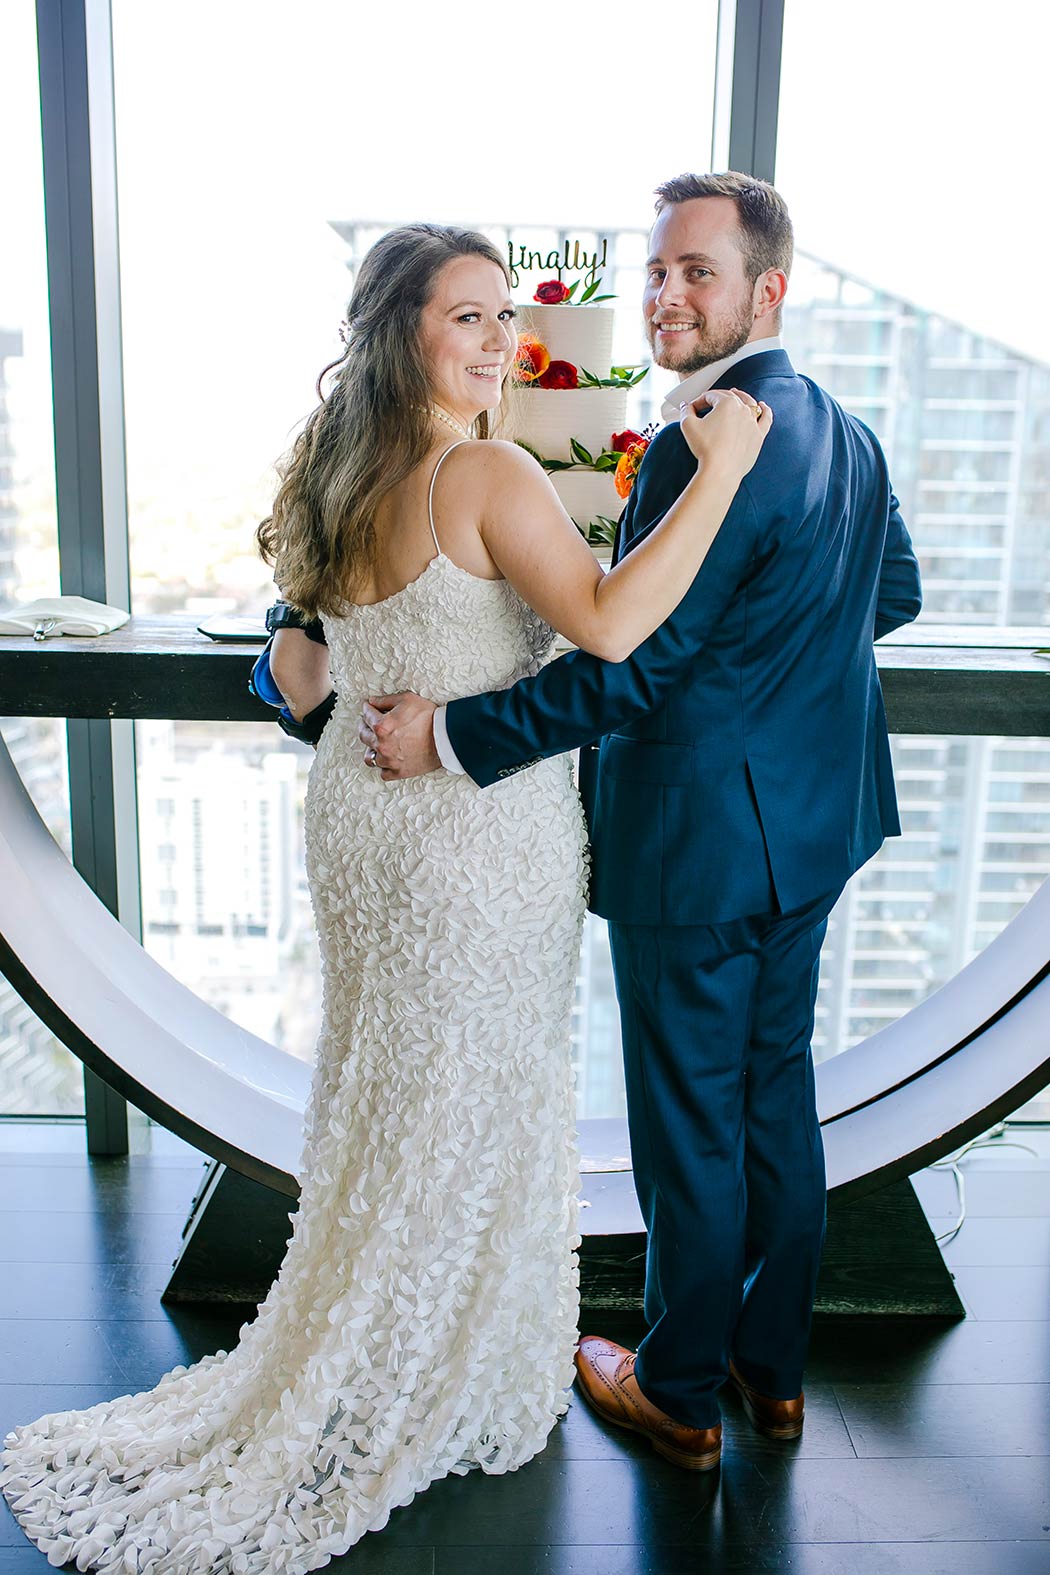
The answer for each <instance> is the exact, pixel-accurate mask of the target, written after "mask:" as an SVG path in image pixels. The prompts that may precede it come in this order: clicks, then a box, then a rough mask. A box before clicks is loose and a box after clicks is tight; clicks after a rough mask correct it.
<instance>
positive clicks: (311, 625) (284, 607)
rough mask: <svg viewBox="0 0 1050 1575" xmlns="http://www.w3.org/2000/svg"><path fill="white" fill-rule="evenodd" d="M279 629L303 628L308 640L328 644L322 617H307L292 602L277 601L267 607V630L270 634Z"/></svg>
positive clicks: (318, 643)
mask: <svg viewBox="0 0 1050 1575" xmlns="http://www.w3.org/2000/svg"><path fill="white" fill-rule="evenodd" d="M278 629H301V630H302V631H303V633H304V634H305V635H306V638H307V639H308V640H313V641H314V642H315V644H317V645H327V644H328V641H327V640H326V639H325V637H324V625H323V624H322V622H321V620H320V618H307V617H305V616H304V615H303V614H302V613H301V612H300V611H299V609H298V607H293V606H292V604H291V602H283V601H282V602H275V603H274V605H273V606H272V607H267V609H266V630H267V633H268V634H276V633H277V631H278Z"/></svg>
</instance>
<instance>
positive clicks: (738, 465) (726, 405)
mask: <svg viewBox="0 0 1050 1575" xmlns="http://www.w3.org/2000/svg"><path fill="white" fill-rule="evenodd" d="M704 406H708V407H709V408H708V409H707V410H706V411H705V412H704V414H703V415H702V416H701V415H700V414H698V412H699V411H700V410H701V409H703V407H704ZM680 424H681V428H682V436H683V437H684V438H685V440H686V442H687V443H688V445H689V447H690V449H691V450H692V452H693V453H694V454H695V455H696V458H697V460H698V461H699V462H700V463H701V465H710V464H712V463H714V464H721V465H725V466H727V467H729V468H731V469H732V470H734V471H735V472H737V473H738V474H739V475H740V476H741V477H743V476H746V475H747V473H748V471H749V470H750V469H751V467H752V465H753V464H754V463H755V460H756V459H757V458H758V456H759V453H760V451H761V448H762V444H763V443H764V442H765V440H766V436H767V434H768V432H769V429H770V427H771V426H772V425H773V412H772V410H771V409H770V408H769V406H768V405H767V404H766V402H765V400H757V399H753V398H752V396H751V395H750V394H747V393H745V392H744V391H743V389H740V388H712V389H710V390H709V391H708V392H707V393H706V394H701V396H700V398H699V399H695V400H693V401H691V402H690V403H689V404H683V405H682V406H681V423H680Z"/></svg>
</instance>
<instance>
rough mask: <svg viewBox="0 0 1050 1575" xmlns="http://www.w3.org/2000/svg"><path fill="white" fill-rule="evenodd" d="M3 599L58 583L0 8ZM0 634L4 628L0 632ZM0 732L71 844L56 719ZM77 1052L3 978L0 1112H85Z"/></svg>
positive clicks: (22, 177)
mask: <svg viewBox="0 0 1050 1575" xmlns="http://www.w3.org/2000/svg"><path fill="white" fill-rule="evenodd" d="M0 147H3V149H4V158H3V159H2V160H0V212H2V213H3V215H4V219H5V223H6V226H7V228H6V235H7V237H8V241H9V244H7V245H5V246H3V247H0V607H3V606H7V605H10V604H11V603H12V602H24V601H32V600H34V599H35V598H36V597H38V596H54V595H56V594H57V593H58V589H59V584H58V529H57V524H56V514H55V473H54V448H53V435H52V422H51V348H50V335H49V328H48V301H47V262H46V255H45V245H44V192H43V176H42V169H41V154H40V98H39V88H38V84H37V54H36V21H35V13H34V7H33V5H32V4H31V3H30V0H20V3H18V4H14V5H10V6H8V7H7V8H6V9H5V12H4V48H3V50H2V51H0ZM0 638H3V637H2V636H0ZM3 710H4V698H3V696H2V695H0V736H2V737H3V740H4V743H5V745H6V746H7V749H8V751H9V753H10V755H11V757H12V759H13V760H14V763H15V765H16V767H17V768H18V770H19V772H20V773H21V776H22V779H23V781H24V782H25V784H26V787H27V788H28V789H29V792H30V793H31V794H32V797H33V800H34V802H35V804H36V806H37V809H38V810H39V811H40V814H41V815H42V816H43V818H44V820H45V821H46V823H47V825H48V827H49V828H50V830H51V832H52V835H53V836H55V837H56V839H57V840H58V841H59V843H60V844H61V846H62V847H63V849H64V850H65V851H66V853H67V854H68V852H69V788H68V782H67V777H66V753H65V726H64V724H63V723H62V722H61V721H59V720H52V719H37V718H33V717H18V716H5V715H3V714H2V713H3ZM83 1105H84V1096H83V1081H82V1076H81V1068H80V1063H79V1061H77V1060H76V1059H75V1057H73V1056H72V1055H70V1054H69V1052H68V1051H67V1050H66V1049H65V1048H64V1046H62V1045H60V1044H59V1043H58V1041H57V1040H56V1039H54V1037H53V1036H52V1035H51V1033H50V1032H49V1031H48V1029H46V1028H45V1027H44V1026H43V1024H42V1023H40V1022H39V1021H38V1020H37V1019H36V1018H35V1017H34V1016H33V1014H32V1012H30V1010H29V1008H28V1007H27V1006H26V1005H25V1004H24V1002H23V1001H22V1000H21V998H20V997H19V996H18V995H16V994H15V992H14V990H12V989H11V987H10V986H9V985H8V984H7V982H6V980H3V979H0V1113H2V1114H5V1115H9V1114H20V1115H22V1114H31V1115H45V1114H62V1115H68V1114H76V1113H80V1112H82V1111H83Z"/></svg>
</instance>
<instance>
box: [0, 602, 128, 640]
mask: <svg viewBox="0 0 1050 1575" xmlns="http://www.w3.org/2000/svg"><path fill="white" fill-rule="evenodd" d="M130 616H131V614H130V613H126V612H125V611H124V609H123V608H122V607H107V606H106V603H105V602H92V601H89V600H88V598H87V597H86V596H41V597H39V598H38V599H37V600H36V601H35V602H12V604H11V606H10V607H0V634H35V633H36V631H37V629H39V628H41V627H42V628H43V634H42V636H41V638H42V639H45V640H50V639H51V637H52V635H56V634H75V635H85V634H109V633H110V631H111V630H112V629H119V628H120V626H121V624H122V623H127V621H128V619H129V618H130Z"/></svg>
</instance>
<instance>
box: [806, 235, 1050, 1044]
mask: <svg viewBox="0 0 1050 1575" xmlns="http://www.w3.org/2000/svg"><path fill="white" fill-rule="evenodd" d="M790 299H791V303H792V304H791V308H790V311H789V312H788V313H787V314H786V322H785V334H786V338H787V343H788V345H789V347H790V350H791V354H792V357H793V359H794V361H795V365H796V366H797V367H798V369H799V370H800V371H802V372H806V373H807V374H809V375H810V376H812V377H813V378H814V379H815V380H816V381H818V382H819V383H821V384H822V385H823V386H824V387H825V388H827V389H828V390H829V392H830V393H832V394H834V395H835V397H836V398H837V399H839V400H840V401H841V402H842V404H843V405H845V406H846V408H847V409H849V410H851V411H853V412H854V414H856V415H858V416H860V418H861V419H862V420H863V421H866V422H867V423H868V425H869V426H871V427H872V428H873V429H874V430H875V431H876V432H877V433H878V434H879V437H880V439H881V441H882V443H883V447H884V448H885V450H886V455H887V458H888V460H889V465H890V474H891V476H892V478H893V485H894V489H895V491H896V493H897V496H898V497H899V499H900V502H901V510H902V513H903V515H904V518H905V520H906V521H907V522H908V525H909V528H910V530H911V533H912V537H913V539H914V541H915V545H916V549H917V551H918V554H919V558H920V561H921V564H922V573H923V593H924V604H923V612H922V622H923V623H924V624H937V623H940V624H967V625H994V626H999V627H1003V626H1009V625H1037V626H1040V625H1041V626H1043V627H1045V628H1047V635H1048V643H1050V367H1047V366H1045V365H1043V364H1041V363H1040V362H1038V361H1035V360H1034V359H1032V358H1031V357H1027V356H1024V355H1023V354H1021V353H1020V352H1018V351H1016V350H1013V349H1010V348H1009V347H1007V346H1004V345H1001V344H998V343H997V342H995V341H994V340H991V339H988V338H986V337H984V336H982V335H980V334H977V333H974V332H973V331H971V330H969V329H967V328H964V327H962V326H961V325H959V324H956V323H951V322H947V321H945V320H944V319H942V318H940V317H938V316H937V315H936V314H935V313H931V312H927V311H924V310H923V309H921V308H920V307H917V306H915V305H913V304H912V303H911V302H908V301H905V300H902V299H901V298H900V297H898V296H894V295H891V294H889V293H887V292H885V291H881V290H878V289H876V288H874V287H872V286H870V285H866V284H864V283H863V282H862V281H860V280H857V279H855V278H853V277H851V276H850V275H848V274H846V273H844V272H843V271H842V270H840V269H836V268H834V267H832V266H830V265H829V264H826V263H822V262H819V261H817V260H816V259H814V258H810V257H806V256H802V257H800V258H799V259H798V265H797V267H796V269H795V273H794V276H793V278H792V286H791V298H790ZM893 747H894V762H895V769H896V776H897V791H898V798H899V801H900V806H901V822H902V827H903V835H902V836H901V837H899V838H893V839H891V840H889V841H888V842H887V843H886V845H885V847H884V848H883V850H882V852H881V853H880V855H879V857H878V858H877V859H876V860H875V861H874V862H873V863H872V864H870V865H868V866H867V868H866V869H864V870H862V871H860V872H859V874H858V875H857V877H856V878H855V879H854V880H853V881H852V882H851V884H850V887H849V889H848V890H847V891H846V893H845V894H844V895H843V898H842V900H841V902H840V903H839V905H838V907H837V908H836V910H835V913H834V915H833V917H832V923H831V926H830V928H829V935H828V940H827V943H826V946H825V949H824V954H823V959H822V982H821V992H820V1001H819V1008H818V1026H817V1036H816V1041H815V1052H816V1054H817V1055H818V1056H823V1055H828V1054H834V1053H835V1051H837V1050H840V1049H844V1048H845V1047H847V1046H848V1045H851V1044H854V1043H856V1042H857V1041H858V1040H860V1039H863V1038H865V1037H866V1036H867V1035H868V1034H870V1033H872V1032H874V1031H875V1030H877V1029H878V1028H881V1027H884V1026H885V1025H886V1024H887V1023H889V1022H892V1021H893V1020H894V1019H895V1018H897V1017H899V1016H900V1015H901V1013H902V1012H904V1011H906V1010H907V1009H908V1007H910V1006H912V1005H914V1004H916V1002H918V1001H920V1000H922V999H924V998H925V996H927V995H928V994H930V993H931V991H932V990H933V989H935V988H937V986H939V985H940V984H942V983H944V982H945V981H946V980H948V979H950V978H951V977H952V976H953V975H954V974H955V973H957V972H958V970H959V969H960V968H961V967H962V966H964V964H965V963H966V962H968V961H969V960H970V959H971V958H972V957H973V956H975V955H976V954H977V953H978V952H979V951H981V950H982V949H983V947H984V946H986V945H987V944H988V942H989V941H990V940H991V939H993V937H994V936H995V935H997V934H998V933H999V931H1000V930H1001V929H1002V928H1003V926H1004V925H1005V924H1006V923H1007V922H1008V921H1009V920H1010V919H1011V918H1012V917H1014V915H1015V914H1016V913H1017V912H1019V911H1020V909H1021V908H1022V907H1023V906H1024V903H1025V902H1026V900H1027V898H1028V897H1029V896H1030V894H1031V892H1032V891H1033V890H1034V889H1035V887H1036V886H1038V885H1039V884H1040V883H1041V882H1042V880H1044V879H1045V878H1046V876H1047V875H1048V874H1050V743H1048V742H1047V741H1045V740H1042V739H1003V740H998V739H989V738H973V739H970V738H940V737H918V736H910V737H898V738H896V739H895V740H894V745H893Z"/></svg>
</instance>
